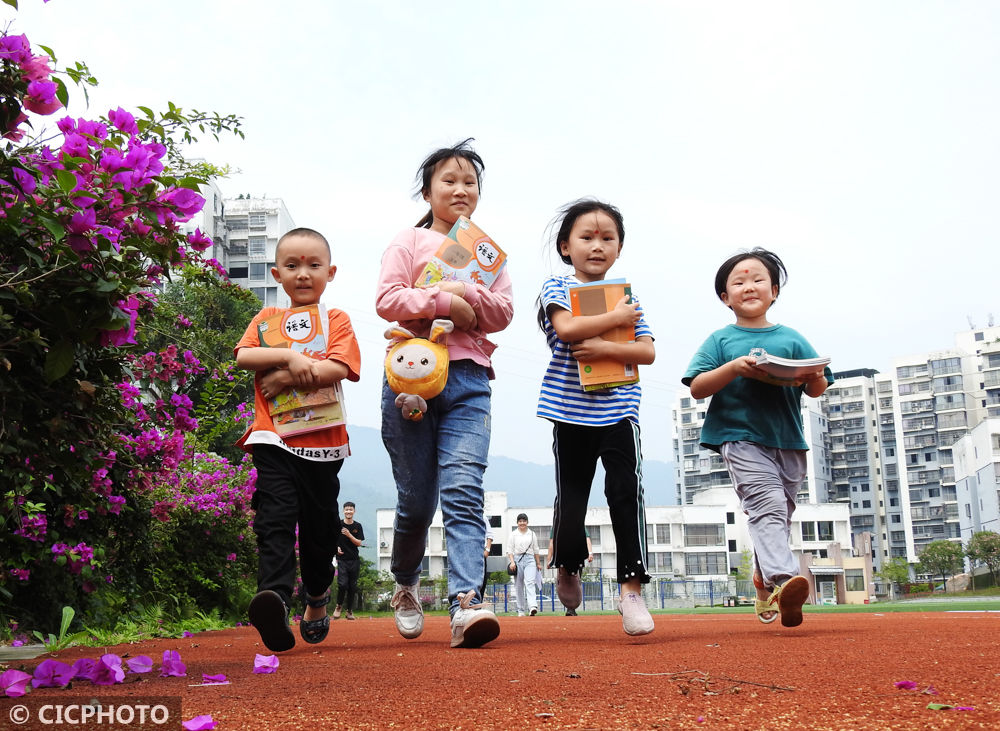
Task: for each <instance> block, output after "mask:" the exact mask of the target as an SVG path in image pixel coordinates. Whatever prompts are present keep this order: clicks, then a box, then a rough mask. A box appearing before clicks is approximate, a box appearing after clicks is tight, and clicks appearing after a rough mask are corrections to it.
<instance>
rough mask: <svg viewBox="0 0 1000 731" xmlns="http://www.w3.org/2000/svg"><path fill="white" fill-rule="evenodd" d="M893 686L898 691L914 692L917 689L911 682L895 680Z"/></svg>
mask: <svg viewBox="0 0 1000 731" xmlns="http://www.w3.org/2000/svg"><path fill="white" fill-rule="evenodd" d="M893 685H895V686H896V687H897V688H899V689H900V690H915V689H916V687H917V684H916V683H914V682H913V681H912V680H897V681H896V682H895V683H893Z"/></svg>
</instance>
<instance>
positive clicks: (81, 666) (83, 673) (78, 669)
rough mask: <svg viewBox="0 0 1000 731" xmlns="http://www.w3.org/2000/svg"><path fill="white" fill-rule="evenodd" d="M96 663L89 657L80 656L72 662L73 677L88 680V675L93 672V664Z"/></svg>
mask: <svg viewBox="0 0 1000 731" xmlns="http://www.w3.org/2000/svg"><path fill="white" fill-rule="evenodd" d="M96 664H97V662H96V661H94V660H91V659H90V658H89V657H81V658H80V659H79V660H77V661H76V662H75V663H73V677H75V678H83V679H84V680H90V676H91V674H92V673H93V672H94V666H95V665H96Z"/></svg>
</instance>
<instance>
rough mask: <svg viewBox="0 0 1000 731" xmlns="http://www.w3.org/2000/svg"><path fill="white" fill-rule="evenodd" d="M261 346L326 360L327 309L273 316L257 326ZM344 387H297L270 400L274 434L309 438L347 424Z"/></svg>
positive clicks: (318, 307) (313, 307)
mask: <svg viewBox="0 0 1000 731" xmlns="http://www.w3.org/2000/svg"><path fill="white" fill-rule="evenodd" d="M257 334H258V335H259V337H260V344H261V346H262V347H266V348H291V349H292V350H295V351H298V352H299V353H302V354H303V355H306V356H308V357H310V358H313V359H315V360H323V359H325V358H326V308H325V307H323V305H307V306H305V307H293V308H291V309H287V310H283V311H281V312H279V313H276V314H274V315H271V316H270V317H267V318H265V319H263V320H261V321H260V323H258V325H257ZM343 402H344V399H343V392H342V391H341V388H340V384H339V383H338V384H336V385H334V386H324V387H322V388H316V389H308V390H307V389H300V388H295V387H294V386H293V387H291V388H288V389H286V390H285V391H283V392H282V393H280V394H278V395H277V396H276V397H274V398H273V399H268V404H267V406H268V413H269V414H270V415H271V417H272V421H273V422H274V430H275V431H276V432H277V433H278V434H279V435H280V436H283V437H286V436H294V435H296V434H305V433H307V432H311V431H317V430H319V429H325V428H327V427H331V426H337V425H339V424H343V423H344V408H343Z"/></svg>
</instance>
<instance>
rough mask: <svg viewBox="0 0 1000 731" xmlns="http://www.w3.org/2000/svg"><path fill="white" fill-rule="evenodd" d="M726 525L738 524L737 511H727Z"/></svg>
mask: <svg viewBox="0 0 1000 731" xmlns="http://www.w3.org/2000/svg"><path fill="white" fill-rule="evenodd" d="M726 525H736V513H726Z"/></svg>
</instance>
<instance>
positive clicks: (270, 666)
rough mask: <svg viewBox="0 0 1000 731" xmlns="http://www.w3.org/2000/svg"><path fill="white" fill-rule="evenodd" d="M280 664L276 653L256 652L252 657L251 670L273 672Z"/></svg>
mask: <svg viewBox="0 0 1000 731" xmlns="http://www.w3.org/2000/svg"><path fill="white" fill-rule="evenodd" d="M280 664H281V663H280V662H279V661H278V656H277V655H260V654H258V655H257V656H256V657H255V658H254V659H253V671H254V672H255V673H273V672H274V671H275V670H277V669H278V665H280Z"/></svg>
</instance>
